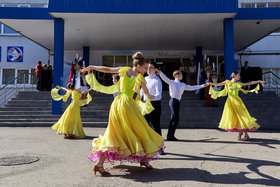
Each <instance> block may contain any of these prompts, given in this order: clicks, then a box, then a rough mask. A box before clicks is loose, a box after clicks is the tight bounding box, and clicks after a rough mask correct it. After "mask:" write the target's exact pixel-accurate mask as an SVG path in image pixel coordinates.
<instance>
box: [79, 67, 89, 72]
mask: <svg viewBox="0 0 280 187" xmlns="http://www.w3.org/2000/svg"><path fill="white" fill-rule="evenodd" d="M89 71H90V69H89V68H84V67H83V68H82V69H80V72H81V73H85V72H89Z"/></svg>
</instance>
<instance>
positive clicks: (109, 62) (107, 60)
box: [102, 56, 114, 67]
mask: <svg viewBox="0 0 280 187" xmlns="http://www.w3.org/2000/svg"><path fill="white" fill-rule="evenodd" d="M102 63H103V65H104V66H110V67H114V56H103V57H102Z"/></svg>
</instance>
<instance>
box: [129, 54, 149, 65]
mask: <svg viewBox="0 0 280 187" xmlns="http://www.w3.org/2000/svg"><path fill="white" fill-rule="evenodd" d="M132 59H133V66H134V67H136V66H138V65H140V66H143V65H144V64H145V63H147V62H146V61H145V58H144V57H143V54H142V53H141V52H136V53H134V54H133V55H132Z"/></svg>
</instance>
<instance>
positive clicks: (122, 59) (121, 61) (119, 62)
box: [115, 56, 127, 67]
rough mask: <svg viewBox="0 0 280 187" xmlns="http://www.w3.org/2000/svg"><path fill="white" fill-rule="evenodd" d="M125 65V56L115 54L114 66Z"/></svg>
mask: <svg viewBox="0 0 280 187" xmlns="http://www.w3.org/2000/svg"><path fill="white" fill-rule="evenodd" d="M120 66H127V62H126V56H115V67H120Z"/></svg>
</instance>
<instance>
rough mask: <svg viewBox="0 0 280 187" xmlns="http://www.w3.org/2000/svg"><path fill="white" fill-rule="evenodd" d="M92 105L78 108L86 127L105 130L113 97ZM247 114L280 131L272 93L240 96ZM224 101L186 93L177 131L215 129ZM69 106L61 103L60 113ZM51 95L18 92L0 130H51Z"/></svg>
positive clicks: (1, 112) (279, 101)
mask: <svg viewBox="0 0 280 187" xmlns="http://www.w3.org/2000/svg"><path fill="white" fill-rule="evenodd" d="M92 97H93V101H92V102H91V103H90V104H89V105H87V106H86V107H81V117H82V122H83V126H85V127H106V126H107V121H108V116H109V110H110V105H111V103H112V101H113V96H112V95H105V94H102V93H92ZM240 97H241V98H242V100H243V102H244V104H245V105H246V107H247V109H248V110H249V112H250V114H251V115H252V116H253V117H255V118H256V119H257V122H258V123H259V124H260V125H261V127H262V128H263V129H280V110H279V106H280V97H277V96H276V95H275V94H274V93H272V92H259V94H247V95H244V94H242V93H240ZM169 98H170V97H169V94H168V92H167V91H165V92H163V99H162V115H161V126H162V128H167V127H168V125H169V120H170V109H169V106H168V102H169ZM225 101H226V98H225V97H223V98H218V100H217V103H218V107H205V104H206V101H205V100H199V96H198V95H195V94H194V92H185V93H184V95H183V97H182V100H181V111H180V123H179V126H178V128H217V127H218V123H219V121H220V118H221V115H222V111H223V107H224V104H225ZM69 104H70V102H66V103H63V110H65V109H66V108H67V106H68V105H69ZM51 107H52V98H51V96H50V92H47V91H44V92H38V91H33V92H31V91H25V92H19V94H18V95H17V97H16V98H13V99H12V100H11V101H10V102H9V103H8V104H7V105H5V106H4V108H1V109H0V126H22V127H25V126H34V127H35V126H37V127H38V126H39V127H50V126H52V125H53V124H54V123H56V122H57V121H58V119H59V118H60V116H61V115H52V114H51Z"/></svg>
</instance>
